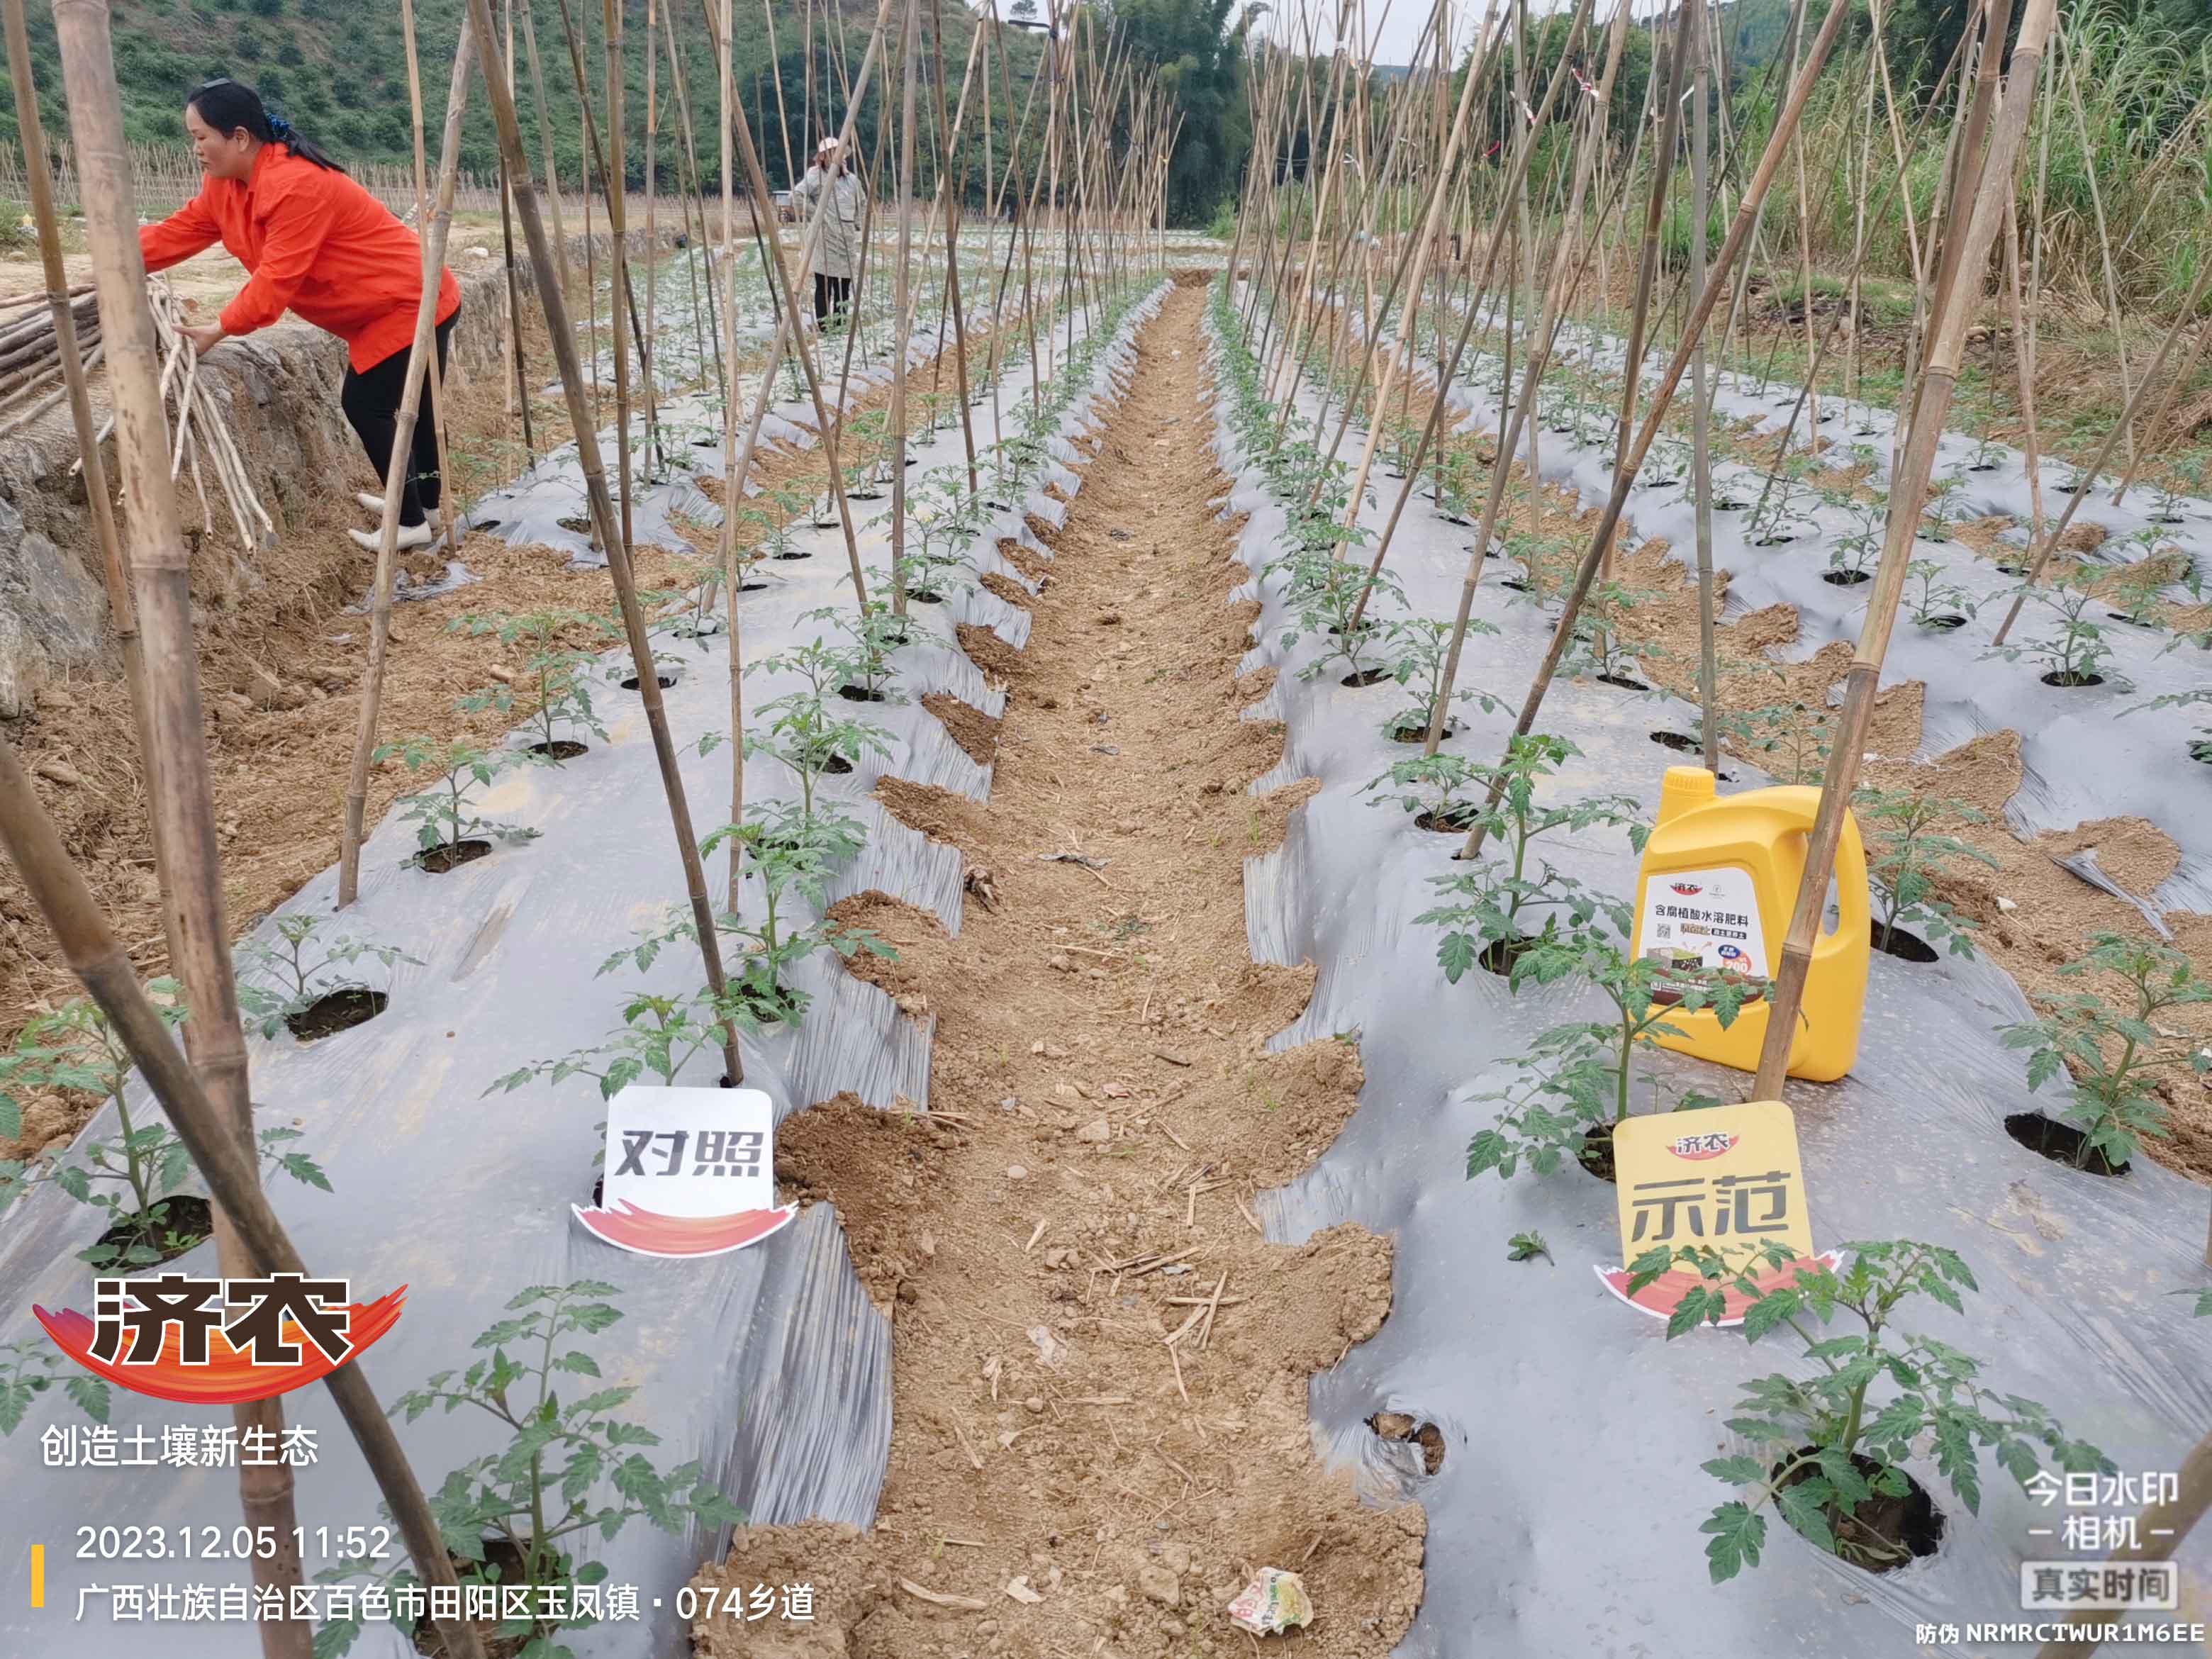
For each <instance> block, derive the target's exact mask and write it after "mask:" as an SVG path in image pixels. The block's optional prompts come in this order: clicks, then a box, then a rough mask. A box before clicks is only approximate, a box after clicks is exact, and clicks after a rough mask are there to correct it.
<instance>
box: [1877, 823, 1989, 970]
mask: <svg viewBox="0 0 2212 1659" xmlns="http://www.w3.org/2000/svg"><path fill="white" fill-rule="evenodd" d="M1851 810H1852V811H1855V812H1856V813H1857V815H1858V819H1859V823H1860V824H1861V825H1862V826H1863V829H1865V831H1866V837H1867V842H1868V848H1867V850H1868V853H1869V857H1868V860H1867V872H1868V873H1869V875H1871V876H1872V877H1873V878H1875V882H1876V883H1877V884H1879V885H1880V887H1881V906H1882V911H1881V921H1878V922H1876V923H1875V941H1874V942H1875V949H1876V950H1878V951H1887V952H1888V953H1889V954H1891V955H1893V956H1894V955H1896V954H1897V953H1898V951H1897V945H1898V939H1897V930H1898V927H1899V924H1900V923H1907V922H1909V923H1911V925H1912V926H1914V927H1917V928H1918V929H1919V930H1920V931H1921V933H1923V935H1925V937H1926V939H1927V940H1928V942H1929V944H1930V945H1934V944H1938V943H1941V944H1942V945H1945V946H1946V947H1947V948H1948V950H1949V951H1950V952H1951V954H1952V955H1953V956H1954V957H1969V958H1971V957H1972V956H1973V954H1974V942H1973V938H1972V935H1973V933H1974V923H1973V922H1972V921H1971V920H1970V919H1969V918H1967V917H1966V916H1963V915H1960V914H1959V912H1958V911H1957V910H1955V909H1954V908H1952V907H1951V906H1950V905H1949V904H1947V903H1946V902H1944V901H1943V900H1942V899H1940V898H1937V897H1936V882H1937V880H1938V879H1939V878H1942V877H1944V876H1955V875H1956V874H1958V873H1959V866H1960V863H1961V862H1962V861H1965V860H1972V861H1973V862H1975V863H1978V864H1982V865H1985V866H1988V867H1989V868H1990V869H1992V870H1994V869H1996V867H1997V861H1996V860H1995V859H1993V858H1991V857H1990V855H1989V854H1987V853H1984V852H1983V851H1982V850H1981V849H1980V848H1978V847H1973V846H1970V845H1968V844H1967V843H1966V842H1963V841H1960V839H1959V838H1958V837H1957V836H1947V835H1943V834H1942V833H1940V831H1939V829H1938V826H1939V825H1942V824H1946V823H1983V822H1984V821H1985V820H1984V818H1983V817H1982V815H1981V813H1980V812H1979V811H1976V810H1975V808H1974V807H1973V806H1972V805H1971V804H1970V803H1968V802H1966V801H1963V800H1954V799H1948V798H1942V799H1937V798H1930V797H1926V796H1921V795H1916V794H1913V793H1911V792H1910V791H1908V790H1899V789H1872V788H1869V789H1862V790H1860V791H1859V792H1858V793H1857V794H1855V795H1853V796H1852V797H1851ZM1934 957H1935V953H1934V952H1933V951H1930V952H1929V957H1928V959H1929V960H1930V961H1932V960H1934Z"/></svg>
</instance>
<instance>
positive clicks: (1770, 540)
mask: <svg viewBox="0 0 2212 1659" xmlns="http://www.w3.org/2000/svg"><path fill="white" fill-rule="evenodd" d="M1796 539H1797V538H1796V537H1795V536H1792V535H1790V534H1788V533H1787V532H1784V534H1782V535H1779V536H1759V537H1757V538H1753V542H1752V545H1753V547H1785V546H1787V545H1788V544H1790V543H1791V542H1794V541H1796Z"/></svg>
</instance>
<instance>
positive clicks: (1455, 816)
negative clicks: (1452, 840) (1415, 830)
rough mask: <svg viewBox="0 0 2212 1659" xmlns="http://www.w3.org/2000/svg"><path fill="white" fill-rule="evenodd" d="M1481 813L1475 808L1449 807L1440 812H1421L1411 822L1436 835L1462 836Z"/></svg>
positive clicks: (1471, 827) (1480, 810) (1472, 827)
mask: <svg viewBox="0 0 2212 1659" xmlns="http://www.w3.org/2000/svg"><path fill="white" fill-rule="evenodd" d="M1481 812H1482V809H1481V808H1480V807H1476V806H1450V807H1446V808H1445V809H1444V810H1443V811H1441V812H1423V813H1421V814H1420V815H1419V817H1416V818H1415V819H1414V820H1413V822H1414V823H1417V824H1419V826H1420V827H1421V828H1422V829H1426V830H1430V831H1431V832H1432V833H1434V834H1436V835H1439V836H1463V835H1465V834H1466V833H1467V832H1468V830H1470V829H1474V821H1475V819H1476V818H1478V817H1480V816H1481Z"/></svg>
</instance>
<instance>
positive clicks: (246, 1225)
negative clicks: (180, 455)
mask: <svg viewBox="0 0 2212 1659" xmlns="http://www.w3.org/2000/svg"><path fill="white" fill-rule="evenodd" d="M71 3H72V0H63V4H64V7H67V6H69V5H70V4H71ZM18 4H19V5H20V0H18ZM62 38H63V39H64V40H67V39H68V38H69V36H68V34H67V32H66V31H65V30H64V31H63V32H62ZM22 84H27V82H23V83H22ZM81 153H82V152H81ZM86 160H87V161H90V160H91V158H90V157H89V156H87V157H86ZM88 175H89V176H92V177H97V176H98V174H97V172H96V170H95V169H93V168H89V167H88ZM172 516H173V515H172ZM191 737H192V747H193V749H194V750H198V749H199V747H200V739H199V734H198V733H197V732H193V733H192V734H191ZM0 845H4V846H5V847H6V848H7V849H8V856H9V858H10V859H11V860H14V862H15V868H16V870H17V871H18V872H20V873H21V876H22V878H23V885H24V886H25V887H26V888H27V889H28V890H29V891H30V894H31V897H32V899H33V902H36V903H37V905H38V907H39V910H40V914H41V915H44V916H45V918H46V925H47V927H49V928H51V929H52V932H53V935H54V938H55V939H56V941H57V942H58V943H59V945H61V947H62V954H63V955H64V957H66V958H67V959H68V962H69V964H70V969H71V970H72V971H74V972H75V973H76V976H77V979H78V981H80V982H81V983H82V985H83V986H84V988H85V990H86V991H87V992H88V994H90V995H91V997H92V999H93V1000H94V1002H96V1003H98V1004H99V1005H100V1008H101V1010H102V1011H103V1012H105V1013H106V1015H107V1018H108V1020H109V1022H110V1023H111V1024H112V1025H113V1026H114V1028H115V1032H116V1035H117V1036H118V1037H120V1038H121V1039H122V1042H123V1045H124V1047H125V1048H126V1049H127V1050H128V1051H129V1052H130V1054H131V1060H132V1061H133V1062H134V1063H135V1064H136V1065H137V1067H138V1070H139V1073H140V1074H141V1075H142V1076H143V1077H144V1078H145V1079H146V1084H147V1086H148V1087H149V1089H150V1090H151V1091H153V1094H154V1097H155V1099H156V1100H158V1101H159V1102H161V1109H162V1110H163V1111H164V1112H165V1113H166V1114H167V1115H168V1119H169V1122H170V1124H171V1125H172V1126H173V1127H174V1128H175V1130H176V1132H177V1138H178V1139H179V1140H181V1141H183V1142H184V1144H185V1150H186V1151H187V1152H190V1153H191V1159H192V1163H193V1164H194V1166H195V1167H197V1169H198V1170H199V1172H200V1175H201V1176H202V1178H203V1179H204V1180H205V1181H206V1182H207V1184H208V1191H209V1193H210V1194H211V1195H212V1196H213V1198H214V1200H215V1203H216V1208H217V1213H218V1214H221V1215H222V1216H225V1217H227V1218H228V1225H230V1227H231V1228H233V1229H234V1231H235V1236H236V1239H237V1242H238V1245H239V1249H240V1253H241V1255H242V1256H243V1258H244V1261H245V1265H246V1267H247V1268H248V1269H250V1270H251V1271H252V1273H258V1274H261V1275H263V1276H266V1275H269V1274H271V1273H298V1274H300V1275H301V1277H303V1278H307V1277H313V1275H311V1274H309V1273H308V1272H307V1264H306V1263H305V1262H303V1261H301V1259H300V1253H299V1252H298V1251H297V1250H296V1249H294V1248H293V1245H292V1241H291V1239H290V1238H289V1237H288V1236H287V1235H286V1233H285V1231H284V1227H283V1223H281V1222H280V1221H278V1220H277V1218H276V1211H275V1210H273V1209H272V1208H270V1204H269V1200H268V1199H267V1197H266V1196H264V1194H263V1193H262V1190H261V1182H260V1176H259V1173H258V1165H257V1164H256V1162H255V1157H254V1154H253V1153H252V1152H249V1151H247V1150H246V1149H244V1148H242V1147H241V1146H240V1144H239V1140H238V1137H237V1135H236V1133H234V1126H233V1125H232V1124H231V1123H230V1122H228V1121H226V1120H227V1114H226V1112H225V1111H224V1110H223V1109H222V1108H221V1107H219V1106H218V1105H217V1104H216V1101H215V1099H214V1098H212V1097H210V1094H209V1092H208V1090H207V1088H206V1087H205V1085H204V1084H203V1082H202V1079H200V1078H199V1077H197V1076H196V1075H195V1074H194V1073H193V1070H192V1066H191V1064H190V1063H189V1062H188V1061H187V1060H185V1056H184V1055H183V1054H181V1053H179V1051H178V1048H177V1045H176V1042H175V1040H174V1038H173V1037H172V1036H170V1034H169V1031H168V1030H167V1027H166V1026H164V1025H163V1024H162V1023H161V1016H160V1015H159V1014H158V1013H157V1012H155V1008H154V1005H153V1004H152V1003H151V1002H149V1000H147V998H146V994H145V992H144V991H143V990H142V989H141V988H140V987H139V984H138V977H137V972H136V970H134V969H132V967H131V958H130V957H129V955H128V954H127V953H126V952H125V950H124V948H123V943H122V941H121V940H120V939H117V938H116V937H115V934H114V933H113V931H112V929H111V928H110V927H108V925H107V921H106V918H105V917H104V916H102V915H100V907H99V904H98V902H97V901H95V900H94V897H93V896H92V890H91V888H90V887H89V886H88V885H87V884H86V883H85V879H84V876H83V873H82V872H81V871H79V870H78V869H77V867H76V865H75V864H74V863H73V862H71V860H70V856H69V853H68V851H67V849H66V848H64V846H63V845H62V838H61V835H60V832H59V831H58V830H57V829H55V828H54V823H53V820H52V818H50V817H47V816H46V809H45V808H44V807H43V806H41V805H40V804H39V798H38V794H37V793H36V791H34V790H33V788H32V787H31V781H30V779H29V778H28V777H27V775H25V773H24V771H23V767H22V763H21V760H20V759H18V758H17V757H16V754H15V749H14V747H13V746H12V745H11V744H9V743H8V742H6V741H5V740H4V739H0ZM226 1271H228V1269H226ZM323 1384H324V1386H325V1388H327V1389H330V1391H331V1399H332V1400H334V1401H336V1402H337V1407H338V1413H339V1415H341V1416H342V1417H343V1418H344V1419H345V1424H346V1427H347V1428H348V1429H349V1431H351V1432H352V1434H353V1437H354V1440H355V1442H356V1443H357V1444H358V1445H359V1446H360V1448H361V1455H362V1462H365V1463H367V1464H368V1470H369V1474H371V1475H372V1476H373V1477H374V1479H375V1481H376V1485H377V1489H378V1490H379V1491H380V1492H382V1493H383V1494H384V1501H385V1503H386V1505H387V1506H389V1508H390V1509H391V1510H392V1519H393V1520H394V1521H395V1522H397V1523H398V1528H399V1533H400V1537H401V1539H402V1540H403V1541H404V1542H405V1544H406V1546H407V1549H408V1553H410V1555H411V1556H412V1557H413V1558H414V1561H415V1570H416V1572H417V1573H419V1574H420V1575H421V1576H422V1580H423V1582H424V1583H427V1584H431V1585H438V1586H443V1587H445V1588H447V1589H454V1590H455V1593H456V1594H458V1593H459V1592H458V1589H457V1586H458V1583H459V1580H458V1578H457V1577H456V1576H455V1574H454V1571H453V1558H452V1557H451V1556H449V1555H447V1553H446V1544H445V1539H444V1536H443V1534H441V1532H440V1531H439V1528H438V1523H437V1521H436V1519H435V1517H434V1516H432V1514H431V1513H430V1505H429V1503H428V1500H427V1499H426V1498H424V1497H423V1494H422V1486H421V1484H420V1483H419V1482H418V1481H416V1479H415V1471H414V1470H413V1468H410V1466H409V1464H408V1462H407V1454H406V1453H405V1452H404V1450H402V1449H401V1448H400V1444H399V1437H398V1434H397V1433H396V1432H394V1431H393V1429H392V1420H391V1419H389V1418H387V1417H386V1415H385V1414H384V1408H383V1407H381V1406H380V1405H379V1404H378V1403H377V1399H376V1395H375V1393H374V1390H373V1389H371V1388H370V1387H369V1383H368V1376H367V1374H366V1372H365V1371H364V1370H363V1369H362V1362H361V1361H359V1360H356V1361H354V1362H353V1363H352V1364H347V1365H341V1366H340V1367H339V1368H338V1369H337V1370H334V1371H332V1372H331V1374H330V1375H329V1376H325V1378H324V1379H323ZM257 1565H258V1563H257ZM255 1577H256V1582H257V1583H258V1582H260V1575H259V1574H258V1572H257V1573H256V1576H255ZM436 1627H437V1631H438V1633H439V1635H440V1637H441V1638H442V1639H443V1641H444V1642H445V1644H446V1650H447V1653H448V1654H450V1655H452V1656H453V1659H483V1648H482V1647H481V1645H480V1644H478V1642H477V1634H476V1630H475V1628H474V1626H470V1625H467V1624H465V1623H463V1622H461V1621H460V1620H438V1621H437V1626H436ZM280 1628H282V1629H288V1630H296V1631H297V1632H298V1634H299V1639H300V1642H301V1644H304V1643H305V1641H306V1639H307V1625H306V1624H305V1623H304V1622H302V1623H300V1624H297V1625H292V1624H291V1623H289V1621H282V1620H271V1621H270V1622H269V1623H268V1624H266V1625H264V1626H263V1631H264V1651H266V1650H267V1644H266V1637H267V1633H268V1632H270V1631H272V1630H276V1629H280Z"/></svg>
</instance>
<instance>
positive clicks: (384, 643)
mask: <svg viewBox="0 0 2212 1659" xmlns="http://www.w3.org/2000/svg"><path fill="white" fill-rule="evenodd" d="M469 46H470V40H469V31H468V30H467V29H466V28H464V29H462V31H461V33H460V39H459V41H458V42H456V44H455V46H454V48H453V85H452V87H451V88H450V89H449V90H448V91H447V94H446V130H445V133H444V135H443V137H442V139H441V149H440V150H439V152H438V201H437V205H436V207H435V210H433V212H432V214H431V216H430V220H429V222H428V223H427V224H425V225H423V227H422V297H421V298H420V299H419V300H418V301H416V307H415V337H414V341H413V343H412V344H411V346H410V349H409V353H408V358H407V386H406V390H405V391H404V392H402V393H401V394H400V398H399V415H398V421H397V423H396V424H395V425H394V427H393V429H392V459H390V461H388V462H387V463H386V466H385V475H384V517H383V520H382V522H381V524H380V526H379V528H378V533H377V543H376V574H375V577H374V580H373V581H372V583H371V586H370V589H369V606H368V667H367V669H366V670H365V671H363V672H362V681H361V713H360V717H359V718H358V720H356V722H355V725H354V737H353V763H352V766H351V768H350V769H349V771H348V772H347V775H346V792H345V803H344V805H345V812H344V821H343V825H342V827H341V829H340V834H339V841H338V895H337V908H339V909H341V910H343V909H344V908H346V907H347V906H348V905H349V904H351V903H352V902H354V900H355V899H356V898H358V897H359V896H360V895H361V839H362V830H363V823H362V821H363V819H364V818H365V817H366V816H367V812H368V763H369V757H370V755H371V753H372V752H373V751H374V749H375V748H376V728H377V724H378V714H379V709H380V706H381V704H382V702H383V698H384V665H385V658H386V655H387V653H388V652H389V649H390V644H391V638H392V558H393V556H394V555H395V553H396V551H397V550H398V537H399V508H400V505H401V501H402V498H403V496H404V494H405V489H404V485H405V481H406V477H407V473H408V470H409V468H410V467H411V466H412V465H414V445H415V425H416V419H417V417H418V415H419V411H420V410H421V409H422V386H423V383H424V380H425V379H426V376H425V374H424V368H425V365H426V364H428V363H430V362H435V361H436V359H437V352H436V350H435V345H434V341H435V328H436V320H437V315H438V289H439V287H440V285H441V284H440V278H441V276H442V274H443V272H444V270H445V268H446V237H447V231H448V230H449V229H450V228H451V227H452V225H453V179H454V174H455V173H456V172H457V171H458V170H459V167H460V161H461V116H462V112H463V110H464V108H465V105H466V103H467V99H468V61H469Z"/></svg>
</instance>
